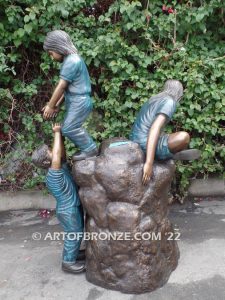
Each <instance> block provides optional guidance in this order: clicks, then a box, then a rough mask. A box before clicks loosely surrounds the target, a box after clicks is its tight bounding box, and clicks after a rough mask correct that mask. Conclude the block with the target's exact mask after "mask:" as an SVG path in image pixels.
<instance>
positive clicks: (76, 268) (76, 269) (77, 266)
mask: <svg viewBox="0 0 225 300" xmlns="http://www.w3.org/2000/svg"><path fill="white" fill-rule="evenodd" d="M62 270H63V271H64V272H68V273H73V274H77V273H82V272H84V271H85V262H81V261H76V262H75V263H71V262H65V261H63V262H62Z"/></svg>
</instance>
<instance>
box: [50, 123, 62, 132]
mask: <svg viewBox="0 0 225 300" xmlns="http://www.w3.org/2000/svg"><path fill="white" fill-rule="evenodd" d="M52 131H53V132H61V124H60V123H55V124H52Z"/></svg>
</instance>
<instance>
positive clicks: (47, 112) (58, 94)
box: [42, 79, 68, 119]
mask: <svg viewBox="0 0 225 300" xmlns="http://www.w3.org/2000/svg"><path fill="white" fill-rule="evenodd" d="M67 86H68V82H67V81H66V80H64V79H60V80H59V83H58V84H57V86H56V88H55V90H54V92H53V94H52V97H51V99H50V101H49V102H48V103H47V105H46V106H45V107H44V108H43V109H42V110H43V115H44V118H45V119H50V118H51V117H53V116H54V114H55V107H56V105H57V106H58V103H59V102H60V103H61V102H62V100H63V94H64V92H65V90H66V88H67Z"/></svg>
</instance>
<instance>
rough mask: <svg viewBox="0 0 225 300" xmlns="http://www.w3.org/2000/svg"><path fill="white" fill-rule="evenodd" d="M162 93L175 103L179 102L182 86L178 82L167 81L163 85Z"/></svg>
mask: <svg viewBox="0 0 225 300" xmlns="http://www.w3.org/2000/svg"><path fill="white" fill-rule="evenodd" d="M163 92H166V93H167V94H169V95H170V96H172V97H173V98H174V99H175V100H176V101H179V100H180V98H181V97H182V96H183V86H182V83H181V82H180V81H179V80H174V79H169V80H167V81H166V83H165V85H164V90H163Z"/></svg>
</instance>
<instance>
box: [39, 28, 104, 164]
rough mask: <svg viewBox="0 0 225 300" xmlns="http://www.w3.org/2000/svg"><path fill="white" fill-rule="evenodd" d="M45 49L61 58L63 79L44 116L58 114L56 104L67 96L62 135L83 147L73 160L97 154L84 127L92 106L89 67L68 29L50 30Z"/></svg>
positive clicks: (56, 58)
mask: <svg viewBox="0 0 225 300" xmlns="http://www.w3.org/2000/svg"><path fill="white" fill-rule="evenodd" d="M44 50H45V51H47V52H48V53H49V55H50V56H51V57H52V58H53V59H54V60H56V61H58V62H62V66H61V69H60V80H59V82H58V84H57V86H56V88H55V90H54V92H53V94H52V97H51V99H50V101H49V102H48V103H47V104H46V106H45V107H44V108H43V115H44V118H45V119H50V118H52V117H54V116H55V115H56V112H57V108H58V106H59V105H60V103H61V102H62V100H63V96H65V105H66V115H65V118H64V122H63V125H62V129H61V131H62V134H63V136H65V137H67V138H69V139H70V140H71V141H72V142H73V143H74V145H76V146H77V147H79V148H80V150H81V152H79V153H78V154H74V155H73V160H74V161H76V160H82V159H86V158H88V157H92V156H96V155H97V152H98V151H97V147H96V144H95V143H94V141H93V139H92V138H91V137H90V135H89V134H88V132H87V131H86V129H84V128H83V127H82V125H83V123H84V121H85V120H86V119H87V117H88V116H89V114H90V112H91V111H92V108H93V104H92V99H91V82H90V77H89V74H88V70H87V67H86V65H85V63H84V61H83V59H82V58H81V57H80V55H79V54H78V52H77V49H76V47H75V46H74V45H73V43H72V41H71V39H70V37H69V35H68V34H67V33H66V32H65V31H62V30H54V31H51V32H49V33H48V34H47V36H46V38H45V41H44Z"/></svg>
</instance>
